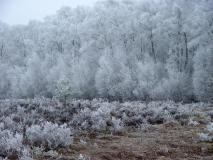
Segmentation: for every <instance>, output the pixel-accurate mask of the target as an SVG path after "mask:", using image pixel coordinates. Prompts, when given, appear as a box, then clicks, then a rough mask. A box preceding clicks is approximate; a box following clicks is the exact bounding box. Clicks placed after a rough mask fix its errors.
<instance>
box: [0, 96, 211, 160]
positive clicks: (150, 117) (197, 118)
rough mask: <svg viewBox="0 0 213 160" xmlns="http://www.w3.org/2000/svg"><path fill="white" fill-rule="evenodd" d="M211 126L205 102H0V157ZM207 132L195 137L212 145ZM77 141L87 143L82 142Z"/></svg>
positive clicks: (29, 155)
mask: <svg viewBox="0 0 213 160" xmlns="http://www.w3.org/2000/svg"><path fill="white" fill-rule="evenodd" d="M211 122H213V105H212V104H208V103H191V104H182V103H175V102H172V101H165V102H162V101H159V102H150V103H144V102H139V101H135V102H125V103H119V102H107V101H104V100H92V101H89V100H73V101H70V102H68V103H67V104H66V106H64V105H63V104H62V103H60V102H59V101H57V100H49V99H33V100H1V101H0V157H2V158H5V157H9V158H10V159H17V158H19V159H39V158H38V157H39V156H41V155H42V154H44V152H45V153H46V154H50V155H49V156H50V157H51V156H56V155H58V151H59V150H60V149H70V148H71V147H72V145H73V143H74V140H75V139H76V138H79V137H80V135H103V134H104V135H112V136H116V135H126V134H127V133H130V132H145V131H147V128H149V127H150V126H156V125H162V124H168V123H174V124H179V125H180V126H198V125H208V129H207V130H208V131H209V132H211V131H212V128H211ZM148 131H149V130H148ZM204 132H205V130H204ZM211 134H212V133H200V137H201V140H203V139H204V140H208V141H212V139H211V138H212V137H205V136H211ZM205 138H206V139H205ZM80 143H81V144H84V145H87V142H86V141H84V140H83V139H80ZM94 145H96V144H94ZM82 157H83V158H84V156H83V155H80V153H79V157H78V158H79V159H81V158H82ZM78 158H77V159H78ZM85 159H86V158H85Z"/></svg>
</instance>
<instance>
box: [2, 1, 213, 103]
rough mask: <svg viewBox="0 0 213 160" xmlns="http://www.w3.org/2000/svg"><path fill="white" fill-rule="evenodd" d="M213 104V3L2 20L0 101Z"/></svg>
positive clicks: (112, 6)
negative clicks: (63, 98)
mask: <svg viewBox="0 0 213 160" xmlns="http://www.w3.org/2000/svg"><path fill="white" fill-rule="evenodd" d="M60 96H70V97H72V98H83V99H93V98H106V99H109V100H120V101H123V100H167V99H170V100H174V101H186V102H187V101H207V102H211V101H213V1H212V0H160V1H159V0H143V1H131V0H123V1H115V0H107V1H100V2H97V3H96V4H95V6H94V7H87V8H86V7H77V8H69V7H63V8H61V9H60V10H58V12H57V13H56V14H55V15H52V16H48V17H46V18H45V19H44V20H43V21H40V22H39V21H31V22H30V23H29V24H28V25H15V26H10V25H7V24H4V23H0V98H1V99H4V98H35V97H47V98H52V97H60Z"/></svg>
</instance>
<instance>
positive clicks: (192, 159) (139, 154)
mask: <svg viewBox="0 0 213 160" xmlns="http://www.w3.org/2000/svg"><path fill="white" fill-rule="evenodd" d="M204 127H205V126H202V125H199V126H196V127H195V126H181V125H180V124H178V123H166V124H160V125H152V126H150V127H148V128H146V130H144V131H143V132H129V133H126V134H124V135H120V136H113V135H96V136H95V135H90V136H85V135H84V136H82V137H80V138H77V139H75V142H74V145H73V146H72V148H70V149H69V150H66V151H65V150H61V151H59V152H60V153H61V154H62V155H64V159H66V158H67V159H71V158H69V157H76V156H77V155H79V154H83V155H87V156H89V157H90V158H91V160H213V143H206V142H200V141H199V139H198V138H199V137H198V133H201V132H202V131H203V129H204ZM80 139H83V140H84V141H85V142H86V144H82V143H80ZM62 159H63V158H62Z"/></svg>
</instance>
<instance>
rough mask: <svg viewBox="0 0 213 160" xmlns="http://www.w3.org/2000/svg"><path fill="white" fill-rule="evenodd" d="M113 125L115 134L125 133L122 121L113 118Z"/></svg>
mask: <svg viewBox="0 0 213 160" xmlns="http://www.w3.org/2000/svg"><path fill="white" fill-rule="evenodd" d="M112 124H113V128H112V132H113V133H122V132H123V131H124V125H123V122H122V121H121V119H116V118H114V117H112Z"/></svg>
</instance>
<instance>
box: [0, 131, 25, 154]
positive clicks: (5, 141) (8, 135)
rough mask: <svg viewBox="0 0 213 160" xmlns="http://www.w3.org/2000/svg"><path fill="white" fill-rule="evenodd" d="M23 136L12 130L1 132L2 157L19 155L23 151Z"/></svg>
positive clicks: (0, 148) (0, 150) (0, 152)
mask: <svg viewBox="0 0 213 160" xmlns="http://www.w3.org/2000/svg"><path fill="white" fill-rule="evenodd" d="M22 141H23V136H22V135H21V134H18V133H16V134H13V133H12V132H11V131H10V130H2V131H0V155H4V156H7V155H8V154H12V153H14V154H19V153H21V150H22V147H23V145H22Z"/></svg>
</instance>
